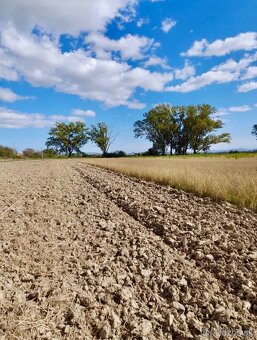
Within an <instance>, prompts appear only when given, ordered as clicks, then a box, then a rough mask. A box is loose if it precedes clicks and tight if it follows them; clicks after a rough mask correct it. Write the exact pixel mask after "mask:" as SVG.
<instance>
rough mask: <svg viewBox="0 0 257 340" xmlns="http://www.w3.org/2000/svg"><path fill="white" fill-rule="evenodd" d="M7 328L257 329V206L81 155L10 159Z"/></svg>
mask: <svg viewBox="0 0 257 340" xmlns="http://www.w3.org/2000/svg"><path fill="white" fill-rule="evenodd" d="M0 197H1V199H0V242H1V244H0V246H1V248H0V249H1V258H0V315H1V317H0V339H1V340H3V339H4V340H7V339H8V340H9V339H49V340H53V339H78V340H80V339H86V340H87V339H144V340H145V339H150V340H154V339H232V338H233V339H243V338H244V339H245V338H247V339H257V299H256V293H257V286H256V282H257V266H256V264H257V233H256V230H257V215H256V214H254V213H252V212H250V211H248V210H246V209H245V210H238V209H236V208H235V207H233V206H232V205H230V204H226V203H224V204H217V203H215V202H213V201H212V200H211V199H208V198H206V199H205V198H199V197H196V196H194V195H192V194H187V193H185V192H182V191H178V190H174V189H172V188H168V187H162V186H159V185H156V184H152V183H147V182H144V181H140V180H137V179H133V178H129V177H126V176H124V175H119V174H116V173H114V172H111V171H108V170H104V169H100V168H97V167H94V166H92V165H88V164H86V163H85V162H83V161H80V160H71V161H67V160H53V161H17V162H1V163H0Z"/></svg>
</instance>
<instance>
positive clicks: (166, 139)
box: [134, 104, 176, 155]
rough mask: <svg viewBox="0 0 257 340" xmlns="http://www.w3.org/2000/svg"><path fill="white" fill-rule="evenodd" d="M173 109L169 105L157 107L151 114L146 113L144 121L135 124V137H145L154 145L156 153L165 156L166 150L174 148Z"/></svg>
mask: <svg viewBox="0 0 257 340" xmlns="http://www.w3.org/2000/svg"><path fill="white" fill-rule="evenodd" d="M171 112H172V107H171V106H170V105H169V104H162V105H156V106H155V107H154V108H152V109H151V110H150V111H149V112H146V113H144V119H143V120H138V121H136V122H135V123H134V133H135V137H136V138H139V137H143V136H145V137H146V138H147V139H148V140H149V141H150V142H152V143H153V149H154V150H155V152H157V153H158V152H160V153H161V154H162V155H165V153H166V148H167V146H168V145H171V153H172V148H173V137H174V133H175V128H176V126H175V120H174V118H173V115H172V114H171Z"/></svg>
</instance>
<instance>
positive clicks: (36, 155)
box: [22, 148, 42, 158]
mask: <svg viewBox="0 0 257 340" xmlns="http://www.w3.org/2000/svg"><path fill="white" fill-rule="evenodd" d="M22 154H23V156H24V157H28V158H40V157H42V152H40V151H36V150H34V149H31V148H27V149H25V150H23V152H22Z"/></svg>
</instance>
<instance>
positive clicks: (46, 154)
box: [43, 148, 58, 158]
mask: <svg viewBox="0 0 257 340" xmlns="http://www.w3.org/2000/svg"><path fill="white" fill-rule="evenodd" d="M43 155H44V157H46V158H54V157H57V155H58V154H57V152H56V151H55V150H54V149H51V148H50V149H45V150H43Z"/></svg>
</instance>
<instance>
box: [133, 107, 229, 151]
mask: <svg viewBox="0 0 257 340" xmlns="http://www.w3.org/2000/svg"><path fill="white" fill-rule="evenodd" d="M215 112H216V109H215V108H214V107H212V106H210V105H207V104H202V105H197V106H194V105H190V106H171V105H169V104H162V105H157V106H155V107H154V108H152V109H151V110H150V111H149V112H146V113H145V114H144V119H143V120H138V121H136V122H135V124H134V133H135V137H137V138H138V137H143V136H144V137H146V138H147V139H148V140H149V141H150V142H152V143H153V149H154V150H156V151H157V152H158V153H161V154H162V155H164V154H165V153H166V150H167V148H168V147H169V149H170V154H172V153H173V151H175V153H176V154H179V155H181V154H186V153H187V151H188V149H192V150H193V152H194V153H198V152H200V151H204V152H206V151H208V150H209V149H210V147H211V145H213V144H218V143H229V142H230V134H228V133H223V134H220V135H215V134H213V132H214V131H215V130H217V129H220V128H222V127H223V123H222V121H221V120H219V119H214V118H213V114H214V113H215Z"/></svg>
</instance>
